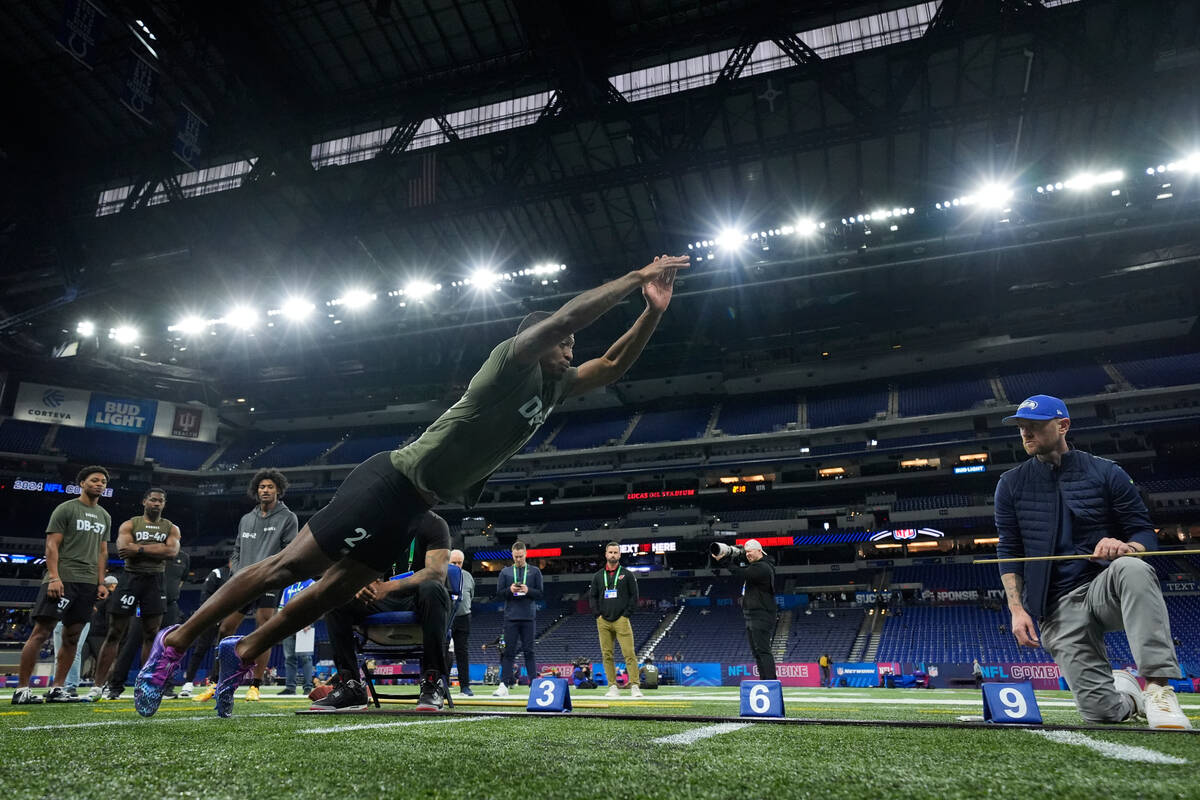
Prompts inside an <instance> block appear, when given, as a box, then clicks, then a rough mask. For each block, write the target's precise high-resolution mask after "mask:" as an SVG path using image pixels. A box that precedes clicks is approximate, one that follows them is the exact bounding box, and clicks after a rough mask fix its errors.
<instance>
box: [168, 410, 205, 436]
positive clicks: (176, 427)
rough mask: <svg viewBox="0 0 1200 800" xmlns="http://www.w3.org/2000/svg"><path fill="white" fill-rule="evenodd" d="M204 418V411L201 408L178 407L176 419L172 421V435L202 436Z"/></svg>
mask: <svg viewBox="0 0 1200 800" xmlns="http://www.w3.org/2000/svg"><path fill="white" fill-rule="evenodd" d="M203 418H204V412H203V411H200V410H199V409H195V408H183V407H177V408H176V409H175V421H174V422H173V423H171V435H172V436H179V437H182V438H184V439H198V438H200V420H201V419H203Z"/></svg>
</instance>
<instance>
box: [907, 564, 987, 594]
mask: <svg viewBox="0 0 1200 800" xmlns="http://www.w3.org/2000/svg"><path fill="white" fill-rule="evenodd" d="M892 583H893V584H896V583H919V584H922V585H923V586H924V587H925V588H926V589H934V590H937V589H944V590H948V591H967V590H970V589H985V590H986V589H999V588H1001V583H1000V570H998V569H997V568H996V566H995V565H994V564H918V565H914V566H908V567H896V568H895V569H894V570H892Z"/></svg>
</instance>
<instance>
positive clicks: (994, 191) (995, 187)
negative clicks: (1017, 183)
mask: <svg viewBox="0 0 1200 800" xmlns="http://www.w3.org/2000/svg"><path fill="white" fill-rule="evenodd" d="M1012 196H1013V190H1012V187H1011V186H1005V185H1003V184H999V183H985V184H984V185H983V186H980V187H979V189H978V191H976V192H975V195H974V201H975V203H977V204H978V205H981V206H983V207H984V208H1004V206H1005V205H1006V204H1007V203H1008V201H1009V200H1010V199H1012Z"/></svg>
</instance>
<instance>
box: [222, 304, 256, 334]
mask: <svg viewBox="0 0 1200 800" xmlns="http://www.w3.org/2000/svg"><path fill="white" fill-rule="evenodd" d="M221 321H222V322H224V323H225V324H226V325H228V326H229V327H231V328H237V329H238V330H240V331H248V330H250V329H251V328H253V327H254V326H255V325H257V324H258V312H256V311H255V310H254V309H253V308H250V307H249V306H234V307H233V310H231V311H230V312H229V313H228V314H226V315H225V318H224V319H223V320H221Z"/></svg>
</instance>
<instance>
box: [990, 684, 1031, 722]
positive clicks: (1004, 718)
mask: <svg viewBox="0 0 1200 800" xmlns="http://www.w3.org/2000/svg"><path fill="white" fill-rule="evenodd" d="M983 719H984V721H985V722H1000V723H1014V724H1015V723H1021V724H1025V725H1041V724H1042V712H1041V709H1039V708H1038V704H1037V698H1035V697H1034V696H1033V684H1032V683H1030V682H1029V681H1025V682H1024V683H985V684H984V685H983Z"/></svg>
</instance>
